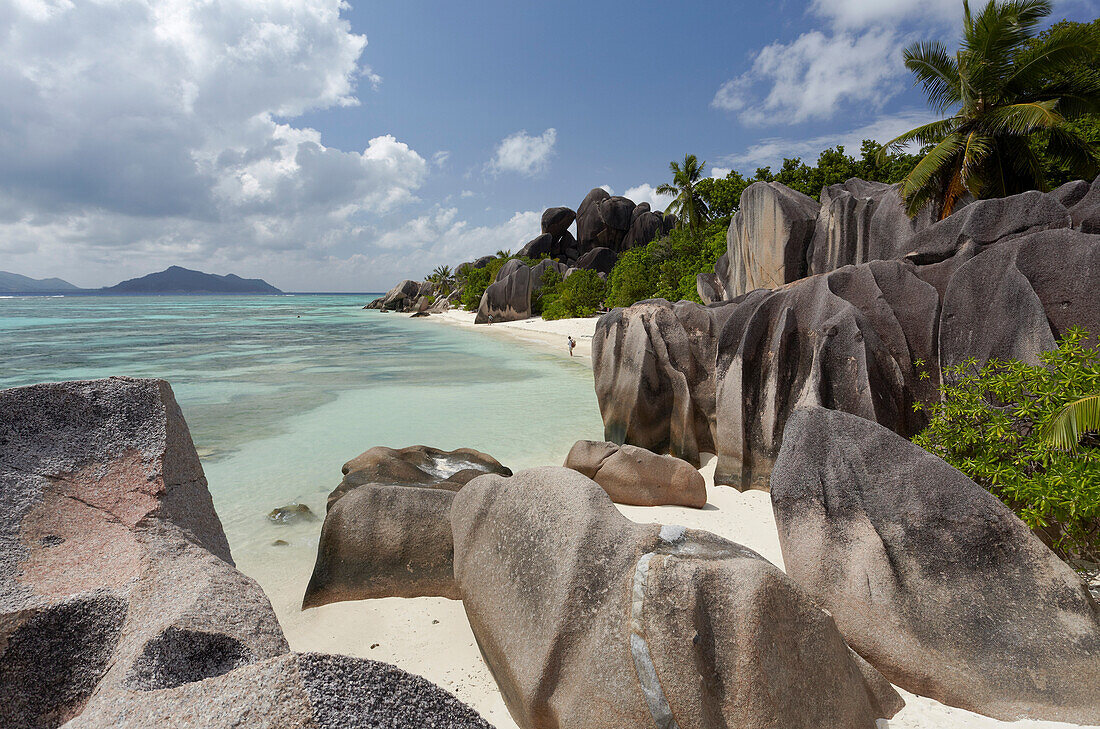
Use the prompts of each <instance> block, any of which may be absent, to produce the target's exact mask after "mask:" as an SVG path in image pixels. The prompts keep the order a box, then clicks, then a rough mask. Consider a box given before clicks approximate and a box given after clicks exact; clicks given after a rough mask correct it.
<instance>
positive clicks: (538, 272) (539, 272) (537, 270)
mask: <svg viewBox="0 0 1100 729" xmlns="http://www.w3.org/2000/svg"><path fill="white" fill-rule="evenodd" d="M550 269H553V270H555V271H557V273H558V275H559V276H561V277H562V278H565V272H566V271H568V270H569V269H568V268H567V267H566V265H565V264H564V263H560V262H558V261H554V260H551V259H549V258H544V259H543V260H541V261H539V262H538V263H536V264H535V265H534V266H531V293H532V294H536V293H538V292H539V290H540V289H542V277H543V276H544V275H545V274H546V272H547V271H548V270H550Z"/></svg>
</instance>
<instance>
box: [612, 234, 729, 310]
mask: <svg viewBox="0 0 1100 729" xmlns="http://www.w3.org/2000/svg"><path fill="white" fill-rule="evenodd" d="M726 227H727V226H726V225H725V224H724V223H710V224H709V225H706V226H704V227H702V228H700V229H699V230H697V231H692V230H690V229H676V230H673V231H672V232H671V233H670V234H669V235H668V236H667V237H665V238H658V239H657V240H655V241H653V242H651V243H649V244H647V245H645V246H638V247H636V248H632V249H630V250H629V251H625V252H624V253H623V254H622V255H621V256H619V260H618V261H617V262H616V263H615V268H613V269H612V270H611V275H610V276H609V277H608V281H609V283H610V290H609V293H608V297H607V305H608V306H630V305H631V304H633V303H634V302H636V301H642V300H643V299H657V298H660V299H668V300H669V301H680V300H681V299H687V300H689V301H695V302H699V294H698V293H697V292H696V287H695V277H696V274H698V273H700V272H703V271H711V272H713V271H714V262H715V261H717V260H718V257H719V256H721V255H722V254H723V253H725V251H726Z"/></svg>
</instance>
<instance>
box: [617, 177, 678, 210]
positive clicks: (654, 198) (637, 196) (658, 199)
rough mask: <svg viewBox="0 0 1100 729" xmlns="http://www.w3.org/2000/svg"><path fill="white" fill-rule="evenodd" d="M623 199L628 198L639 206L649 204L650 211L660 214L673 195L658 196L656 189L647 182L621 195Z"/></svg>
mask: <svg viewBox="0 0 1100 729" xmlns="http://www.w3.org/2000/svg"><path fill="white" fill-rule="evenodd" d="M623 197H626V198H629V199H631V200H633V201H634V202H636V203H638V204H639V205H641V204H642V203H649V207H650V209H651V210H660V211H661V212H664V209H665V208H667V207H668V204H669V203H670V202H672V200H673V199H674V196H673V195H658V194H657V188H655V187H654V186H653V185H650V184H649V183H647V182H643V183H642V184H641V185H636V186H634V187H632V188H630V189H629V190H627V191H626V192H624V193H623Z"/></svg>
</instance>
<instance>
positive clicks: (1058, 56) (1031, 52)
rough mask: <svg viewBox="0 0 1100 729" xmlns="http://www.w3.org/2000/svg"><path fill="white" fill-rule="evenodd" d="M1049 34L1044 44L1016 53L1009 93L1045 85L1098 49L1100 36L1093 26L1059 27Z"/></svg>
mask: <svg viewBox="0 0 1100 729" xmlns="http://www.w3.org/2000/svg"><path fill="white" fill-rule="evenodd" d="M1049 33H1050V34H1049V36H1047V38H1046V39H1045V40H1044V41H1043V42H1042V43H1040V44H1039V45H1037V46H1036V47H1034V48H1029V49H1026V50H1024V51H1022V52H1021V53H1019V54H1018V55H1017V56H1016V58H1015V59H1014V65H1015V67H1014V69H1013V71H1012V73H1011V75H1009V76H1008V78H1006V79H1005V81H1004V84H1005V88H1006V91H1007V92H1008V93H1027V92H1029V91H1034V90H1035V89H1038V88H1042V87H1043V86H1044V85H1045V84H1047V83H1048V82H1049V80H1050V79H1051V78H1056V77H1057V76H1058V75H1059V74H1060V73H1061V72H1063V71H1064V70H1065V68H1066V66H1067V65H1068V64H1071V63H1073V62H1075V61H1079V60H1082V59H1087V58H1089V57H1090V56H1091V55H1092V54H1093V53H1094V52H1095V50H1096V46H1097V42H1098V39H1097V37H1096V33H1095V32H1094V31H1093V29H1092V26H1090V25H1067V26H1055V27H1053V28H1051V29H1050V31H1049Z"/></svg>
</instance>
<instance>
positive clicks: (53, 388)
mask: <svg viewBox="0 0 1100 729" xmlns="http://www.w3.org/2000/svg"><path fill="white" fill-rule="evenodd" d="M0 565H3V567H2V568H0V725H2V726H4V727H10V728H11V729H23V728H27V729H53V728H54V727H59V726H61V725H65V726H66V727H71V728H73V729H78V728H79V729H83V728H84V727H87V728H88V729H98V728H99V727H107V726H110V727H118V728H120V729H130V728H133V729H139V728H140V729H144V728H145V727H151V726H157V727H189V728H191V727H229V726H249V727H270V728H272V729H274V728H275V727H287V726H316V727H321V728H324V729H329V728H331V729H336V727H347V726H381V725H385V726H390V727H400V728H401V729H414V728H417V727H422V726H425V725H434V726H439V727H450V728H453V729H460V728H461V729H465V728H466V727H470V728H474V727H477V728H478V729H487V728H488V726H489V725H488V724H486V723H485V722H484V721H483V720H482V719H481V718H480V717H478V716H477V714H476V712H474V711H472V710H471V709H469V708H468V707H465V706H463V705H462V704H461V703H460V702H459V701H458V700H457V699H455V698H454V697H453V696H451V695H450V694H448V693H447V692H445V691H443V690H442V689H440V688H439V687H437V686H433V685H432V684H430V683H428V682H427V681H424V680H423V679H419V678H417V677H413V676H410V675H408V674H406V673H404V672H403V671H400V670H399V669H397V668H395V667H393V666H387V665H385V664H379V663H375V662H373V661H365V660H362V659H357V658H350V657H346V656H324V655H319V654H294V653H290V652H289V650H288V647H287V643H286V640H285V638H284V637H283V634H282V630H281V629H280V627H279V623H278V620H277V619H276V617H275V613H274V611H273V610H272V609H271V604H270V603H269V602H268V599H267V597H266V596H265V595H264V593H263V591H262V590H261V589H260V587H259V585H257V584H256V583H255V582H253V581H252V580H251V579H249V578H248V577H246V576H244V575H243V574H241V573H240V572H238V571H237V570H236V569H235V567H234V566H233V562H232V558H231V556H230V553H229V546H228V543H227V541H226V539H225V534H224V533H223V532H222V529H221V524H220V521H219V519H218V516H217V514H216V513H215V512H214V508H213V504H212V501H211V498H210V494H209V492H208V491H207V488H206V480H205V477H204V475H203V472H202V467H201V465H200V463H199V459H198V456H197V454H196V453H195V449H194V445H193V444H192V442H191V437H190V434H189V432H188V429H187V424H186V422H185V421H184V419H183V415H182V413H181V411H180V408H179V406H178V405H177V404H176V401H175V398H174V397H173V395H172V390H171V388H170V387H169V386H168V383H166V382H163V381H160V380H135V379H129V378H109V379H105V380H94V381H83V382H65V383H55V384H49V385H35V386H31V387H22V388H15V389H11V390H4V391H0Z"/></svg>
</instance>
